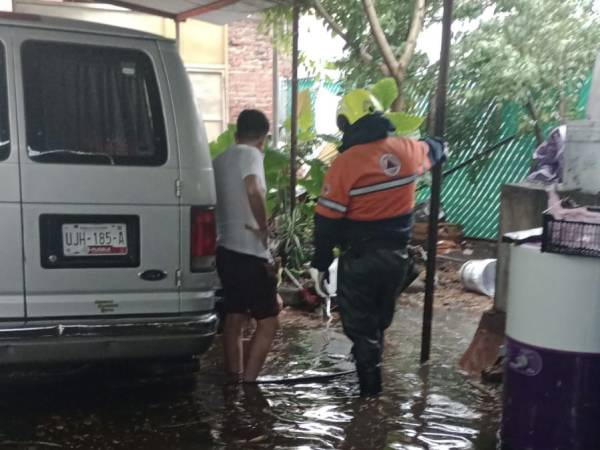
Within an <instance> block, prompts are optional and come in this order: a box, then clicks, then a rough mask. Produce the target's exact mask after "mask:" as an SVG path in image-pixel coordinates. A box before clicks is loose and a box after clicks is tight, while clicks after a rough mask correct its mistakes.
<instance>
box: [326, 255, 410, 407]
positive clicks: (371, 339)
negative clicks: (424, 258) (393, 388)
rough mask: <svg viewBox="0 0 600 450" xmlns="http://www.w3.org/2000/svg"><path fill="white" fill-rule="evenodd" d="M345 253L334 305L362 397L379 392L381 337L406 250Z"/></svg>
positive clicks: (399, 286)
mask: <svg viewBox="0 0 600 450" xmlns="http://www.w3.org/2000/svg"><path fill="white" fill-rule="evenodd" d="M366 247H367V248H365V250H364V251H361V252H355V251H349V252H346V253H345V254H344V255H343V256H342V257H341V259H340V268H339V274H338V291H337V302H338V305H339V308H340V314H341V318H342V324H343V326H344V333H346V336H348V337H349V338H350V339H351V340H352V343H353V344H354V345H353V347H352V353H353V355H354V359H355V362H356V369H357V372H358V379H359V383H360V391H361V395H366V396H368V395H377V394H379V393H380V392H381V367H380V364H381V356H382V354H383V334H384V331H385V330H386V328H388V327H389V326H390V324H391V323H392V319H393V318H394V309H395V304H396V298H397V296H398V295H399V294H400V291H401V290H402V288H403V286H404V279H405V277H406V272H407V268H408V255H407V252H406V249H405V248H401V249H393V248H392V249H390V248H379V247H380V246H378V247H377V248H372V249H369V248H368V246H366Z"/></svg>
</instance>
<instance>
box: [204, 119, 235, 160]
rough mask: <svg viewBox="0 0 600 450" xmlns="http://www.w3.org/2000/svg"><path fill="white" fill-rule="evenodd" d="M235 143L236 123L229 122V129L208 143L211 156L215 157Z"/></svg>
mask: <svg viewBox="0 0 600 450" xmlns="http://www.w3.org/2000/svg"><path fill="white" fill-rule="evenodd" d="M233 144H235V125H234V124H229V127H227V130H225V131H224V132H223V133H221V134H220V135H219V137H218V138H217V139H216V140H215V141H212V142H211V143H210V144H208V146H209V148H210V157H211V158H212V159H215V158H216V157H217V156H219V155H220V154H221V153H223V152H224V151H225V150H227V149H228V148H229V147H231V146H232V145H233Z"/></svg>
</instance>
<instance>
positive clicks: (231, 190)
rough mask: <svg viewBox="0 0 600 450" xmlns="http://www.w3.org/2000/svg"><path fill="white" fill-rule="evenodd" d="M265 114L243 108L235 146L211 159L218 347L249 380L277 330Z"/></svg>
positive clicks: (230, 367) (239, 374) (241, 376)
mask: <svg viewBox="0 0 600 450" xmlns="http://www.w3.org/2000/svg"><path fill="white" fill-rule="evenodd" d="M268 132H269V121H268V119H267V117H266V116H265V115H264V114H263V113H262V112H260V111H257V110H251V109H248V110H244V111H242V112H241V113H240V115H239V117H238V119H237V131H236V144H235V145H232V146H231V147H229V149H227V150H226V151H225V152H224V153H222V154H221V155H220V156H218V157H217V158H216V159H215V160H214V163H213V165H214V170H215V180H216V186H217V224H218V230H219V239H218V250H217V270H218V272H219V277H220V278H221V283H222V285H223V289H224V291H225V300H224V312H225V325H224V328H223V345H224V349H225V365H226V370H227V371H228V372H229V373H230V374H231V376H233V377H234V378H235V379H236V380H241V381H244V382H254V381H256V378H257V377H258V374H259V373H260V371H261V369H262V366H263V364H264V362H265V359H266V357H267V354H268V353H269V350H270V348H271V344H272V342H273V338H274V337H275V333H276V331H277V329H278V328H279V319H278V315H279V311H280V309H281V305H280V302H279V301H278V300H279V297H278V296H277V276H276V273H275V268H274V267H273V264H272V262H271V260H272V259H271V255H270V253H269V250H268V246H267V237H268V229H267V207H266V183H265V171H264V166H263V157H264V153H263V152H264V146H265V142H266V139H267V134H268ZM248 315H251V316H252V317H253V318H254V319H255V320H256V331H255V332H254V336H252V340H251V341H250V348H249V349H248V352H247V354H244V348H243V345H242V333H243V328H244V324H245V322H246V320H247V317H248Z"/></svg>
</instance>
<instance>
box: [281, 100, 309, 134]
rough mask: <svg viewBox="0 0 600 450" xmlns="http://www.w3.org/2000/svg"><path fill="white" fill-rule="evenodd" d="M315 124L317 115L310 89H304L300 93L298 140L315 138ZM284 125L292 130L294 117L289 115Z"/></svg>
mask: <svg viewBox="0 0 600 450" xmlns="http://www.w3.org/2000/svg"><path fill="white" fill-rule="evenodd" d="M314 126H315V115H314V113H313V109H312V102H311V100H310V91H309V90H308V89H303V90H301V91H300V92H299V93H298V141H299V142H305V141H308V140H312V139H314V133H313V128H314ZM283 127H284V128H285V129H286V130H288V131H291V129H292V117H291V116H288V118H287V119H285V121H284V122H283Z"/></svg>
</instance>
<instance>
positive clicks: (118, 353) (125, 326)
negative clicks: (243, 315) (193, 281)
mask: <svg viewBox="0 0 600 450" xmlns="http://www.w3.org/2000/svg"><path fill="white" fill-rule="evenodd" d="M218 322H219V320H218V317H217V315H216V314H215V313H214V312H210V313H205V314H200V315H186V316H176V317H152V318H145V319H140V318H136V319H131V318H129V319H102V320H96V321H94V320H79V321H75V320H61V321H52V322H49V321H44V322H42V321H40V322H33V321H31V322H28V323H26V324H24V325H20V326H13V327H9V326H3V327H0V364H2V365H5V364H29V363H60V362H75V361H99V360H119V359H163V358H164V359H167V358H168V359H170V358H178V357H184V356H191V355H197V354H201V353H203V352H205V351H206V350H207V349H208V348H209V347H210V345H211V343H212V341H213V338H214V335H215V334H216V331H217V327H218Z"/></svg>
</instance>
